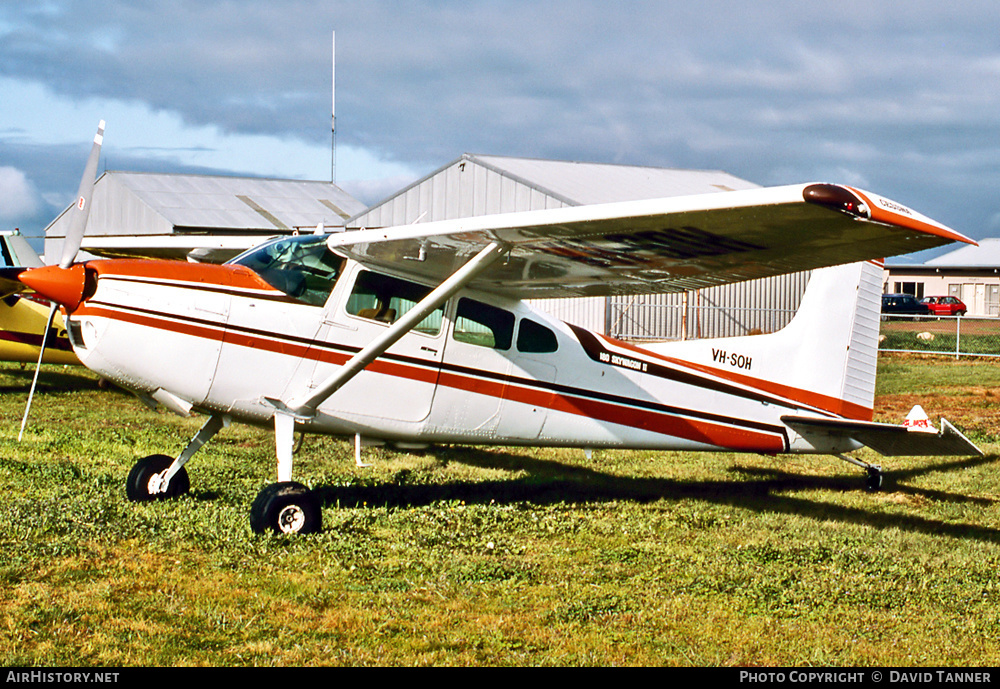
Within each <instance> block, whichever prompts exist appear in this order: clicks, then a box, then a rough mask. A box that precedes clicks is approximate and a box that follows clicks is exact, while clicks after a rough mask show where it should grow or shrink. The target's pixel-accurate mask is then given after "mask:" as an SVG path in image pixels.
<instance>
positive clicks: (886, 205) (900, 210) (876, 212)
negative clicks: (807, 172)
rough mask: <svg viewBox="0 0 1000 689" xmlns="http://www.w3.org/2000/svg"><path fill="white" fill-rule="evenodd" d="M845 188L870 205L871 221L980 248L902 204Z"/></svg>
mask: <svg viewBox="0 0 1000 689" xmlns="http://www.w3.org/2000/svg"><path fill="white" fill-rule="evenodd" d="M843 188H844V189H845V190H848V189H849V190H850V191H851V192H853V193H854V194H857V196H858V198H860V199H861V200H862V201H863V202H864V203H866V204H867V205H868V212H869V215H870V217H871V219H872V220H874V221H876V222H882V223H886V224H888V225H896V226H898V227H905V228H906V229H909V230H917V231H918V232H925V233H927V234H930V235H934V236H935V237H943V238H945V239H949V240H951V241H953V242H963V243H965V244H972V245H973V246H979V244H978V243H977V242H976V241H975V240H973V239H970V238H969V237H966V236H965V235H964V234H962V233H961V232H956V231H955V230H953V229H951V228H950V227H946V226H945V225H942V224H941V223H939V222H936V221H934V220H931V219H930V218H928V217H927V216H925V215H921V214H920V213H917V212H916V211H915V210H912V209H910V208H907V207H906V206H904V205H903V204H901V203H896V202H895V201H892V200H890V199H887V198H884V197H882V196H879V195H878V194H873V193H871V192H867V191H861V190H860V189H855V188H854V187H843ZM807 200H808V199H807Z"/></svg>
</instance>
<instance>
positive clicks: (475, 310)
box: [452, 297, 514, 351]
mask: <svg viewBox="0 0 1000 689" xmlns="http://www.w3.org/2000/svg"><path fill="white" fill-rule="evenodd" d="M452 337H453V338H454V339H455V341H456V342H465V343H466V344H471V345H478V346H480V347H489V348H490V349H500V350H504V351H506V350H508V349H510V346H511V344H512V343H513V340H514V314H512V313H511V312H510V311H506V310H504V309H500V308H497V307H496V306H490V305H489V304H484V303H482V302H481V301H476V300H475V299H468V298H466V297H463V298H462V299H459V300H458V310H457V311H456V313H455V332H454V334H453V335H452Z"/></svg>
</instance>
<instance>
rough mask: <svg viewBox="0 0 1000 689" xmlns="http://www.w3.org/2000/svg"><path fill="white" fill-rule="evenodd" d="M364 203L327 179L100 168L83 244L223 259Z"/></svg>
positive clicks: (54, 227) (55, 227)
mask: <svg viewBox="0 0 1000 689" xmlns="http://www.w3.org/2000/svg"><path fill="white" fill-rule="evenodd" d="M364 208H365V205H364V204H363V203H361V202H360V201H357V200H355V199H354V198H352V197H351V196H350V195H348V194H347V193H346V192H345V191H344V190H342V189H340V188H339V187H337V186H336V185H334V184H331V183H330V182H307V181H297V180H278V179H259V178H253V177H222V176H211V175H183V174H159V173H145V172H105V173H104V174H103V175H101V177H100V178H99V179H98V180H97V183H96V186H95V187H94V197H93V200H92V205H91V210H90V217H89V220H88V224H87V234H86V236H85V237H84V241H83V246H82V249H83V251H86V252H89V253H92V254H97V255H100V256H116V255H128V256H136V255H141V256H148V257H151V258H180V259H184V258H194V259H197V260H207V261H214V262H222V261H224V260H227V259H229V258H230V257H232V256H235V255H236V254H238V253H240V252H241V251H243V250H245V249H248V248H250V247H251V246H253V245H254V244H257V243H259V242H260V241H261V240H263V239H264V238H266V237H271V236H274V235H277V234H292V233H293V232H295V231H296V230H302V229H308V230H312V229H315V228H316V226H317V225H318V224H320V223H322V224H323V225H324V226H326V227H332V226H343V224H344V221H345V220H347V219H348V218H349V217H351V216H352V215H356V214H357V213H360V212H361V211H363V210H364ZM66 210H67V211H68V210H69V208H67V209H66ZM67 218H68V216H67V213H66V211H63V213H61V214H60V215H59V216H58V217H57V218H56V219H55V220H53V221H52V222H51V223H50V224H49V226H48V227H46V228H45V255H46V256H56V257H58V256H59V255H60V253H61V251H62V243H63V240H64V238H65V236H66V223H67ZM192 252H194V253H192Z"/></svg>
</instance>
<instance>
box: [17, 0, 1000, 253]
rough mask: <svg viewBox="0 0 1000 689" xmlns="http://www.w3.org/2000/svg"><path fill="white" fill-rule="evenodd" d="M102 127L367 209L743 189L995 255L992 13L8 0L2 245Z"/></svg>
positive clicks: (900, 5) (155, 148)
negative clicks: (504, 196)
mask: <svg viewBox="0 0 1000 689" xmlns="http://www.w3.org/2000/svg"><path fill="white" fill-rule="evenodd" d="M333 32H336V54H337V55H336V111H337V113H336V114H337V118H336V125H337V126H336V129H337V136H336V151H337V154H336V164H335V166H334V165H333V161H332V156H331V131H330V130H331V105H332V104H331V100H332V93H331V91H332V81H333V80H332V67H331V62H332V48H331V42H332V36H333ZM101 119H104V120H106V121H107V131H106V137H105V144H104V149H103V151H102V162H101V169H102V170H104V169H109V170H131V171H155V172H197V173H205V174H226V175H249V176H261V177H275V178H287V179H326V180H328V179H331V177H332V176H333V175H334V174H335V176H336V181H337V183H338V185H339V186H341V187H342V188H344V189H345V190H346V191H347V192H348V193H350V194H352V195H353V196H355V197H356V198H357V199H358V200H360V201H362V202H364V203H366V204H371V203H374V202H377V201H379V200H380V199H382V198H384V197H386V196H388V195H389V194H391V193H393V192H394V191H397V190H399V189H401V188H402V187H404V186H405V185H407V184H409V183H410V182H412V181H415V180H416V179H419V178H420V177H423V176H424V175H426V174H428V173H430V172H432V171H434V170H436V169H437V168H439V167H441V166H443V165H445V164H446V163H448V162H450V161H452V160H454V159H455V158H457V157H459V156H460V155H461V154H462V153H479V154H489V155H509V156H525V157H532V158H548V159H558V160H576V161H589V162H605V163H619V164H627V165H649V166H656V167H669V168H690V169H700V170H724V171H726V172H729V173H731V174H733V175H736V176H737V177H741V178H744V179H747V180H750V181H752V182H755V183H757V184H761V185H766V186H770V185H779V184H793V183H799V182H832V183H842V184H851V185H855V186H859V187H862V188H864V189H868V190H870V191H873V192H876V193H878V194H881V195H883V196H887V197H889V198H892V199H894V200H896V201H898V202H900V203H903V204H905V205H908V206H910V207H912V208H914V209H915V210H918V211H920V212H921V213H923V214H925V215H928V216H930V217H931V218H934V219H935V220H938V221H939V222H942V223H944V224H946V225H948V226H950V227H952V228H954V229H956V230H958V231H959V232H962V233H964V234H966V235H968V236H971V237H973V238H977V239H978V238H984V237H997V236H1000V193H998V190H1000V10H998V9H997V5H996V3H995V0H983V1H976V0H968V1H964V0H954V1H953V2H951V3H942V2H940V0H934V1H925V0H912V1H909V2H902V1H899V2H897V1H887V0H867V1H864V2H857V1H855V0H839V1H838V2H837V3H831V2H808V1H807V0H795V1H789V2H785V1H783V0H782V1H771V2H768V1H766V0H763V1H760V2H736V1H735V0H731V1H730V0H702V2H698V3H691V2H664V1H661V2H643V1H641V0H639V1H633V2H628V3H610V2H606V1H605V2H598V1H596V0H572V1H563V2H560V1H547V0H534V1H530V2H529V1H525V2H510V1H505V0H491V1H490V2H475V1H470V0H462V1H458V0H423V1H418V0H392V1H389V0H364V1H363V2H362V1H355V0H350V1H337V0H289V1H283V0H266V1H257V0H240V1H236V0H228V1H212V0H170V2H156V1H152V0H128V2H115V1H111V0H35V1H34V2H23V0H0V230H8V229H14V228H15V227H17V228H20V229H21V230H22V231H23V232H25V233H27V234H36V235H37V234H40V233H41V231H42V229H43V228H44V227H45V226H46V225H47V224H48V223H49V222H50V221H51V220H52V219H53V218H55V216H56V215H57V214H58V213H59V212H61V211H62V210H63V209H64V208H65V207H66V206H67V205H68V204H69V203H70V201H71V200H72V198H73V196H74V194H75V192H76V188H77V185H78V184H79V178H80V175H81V173H82V171H83V166H84V163H85V161H86V157H87V152H88V151H89V147H90V142H91V140H92V139H93V135H94V132H95V131H96V128H97V122H98V121H99V120H101ZM942 251H943V250H937V251H935V252H931V253H929V254H928V253H927V252H924V254H921V255H918V258H921V259H922V258H928V257H931V256H933V255H938V254H940V253H942Z"/></svg>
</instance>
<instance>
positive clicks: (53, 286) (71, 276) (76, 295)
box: [18, 263, 87, 311]
mask: <svg viewBox="0 0 1000 689" xmlns="http://www.w3.org/2000/svg"><path fill="white" fill-rule="evenodd" d="M18 279H19V280H20V281H21V282H22V283H24V284H25V285H27V286H28V287H30V288H31V289H33V290H35V292H37V293H38V294H40V295H41V296H43V297H45V298H46V299H49V300H51V301H54V302H56V303H57V304H61V305H62V306H64V307H65V308H66V310H67V311H73V310H75V309H76V307H78V306H79V305H80V302H81V301H83V291H84V289H85V285H86V280H87V270H86V268H85V267H84V265H83V264H82V263H77V264H75V265H72V266H70V267H69V268H60V267H59V266H45V267H44V268H32V269H30V270H26V271H24V272H23V273H21V274H20V275H19V276H18Z"/></svg>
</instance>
